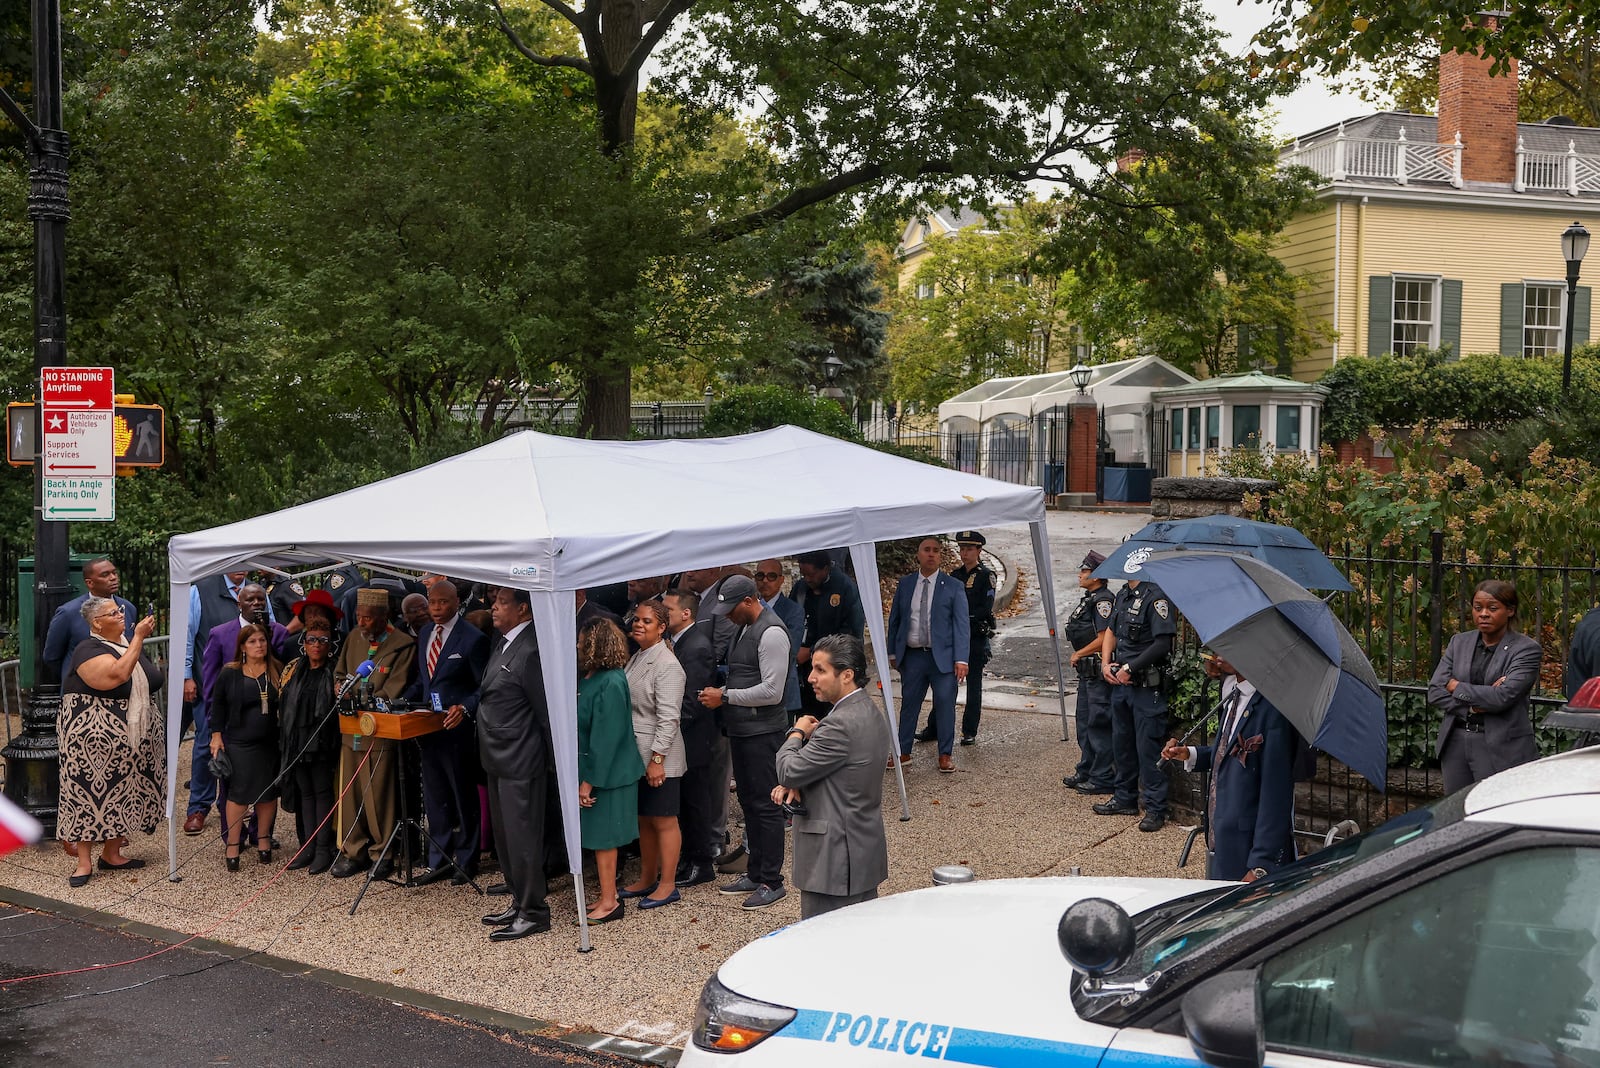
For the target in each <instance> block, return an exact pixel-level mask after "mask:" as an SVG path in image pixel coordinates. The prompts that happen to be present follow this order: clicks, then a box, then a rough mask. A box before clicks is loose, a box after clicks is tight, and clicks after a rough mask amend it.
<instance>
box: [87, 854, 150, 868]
mask: <svg viewBox="0 0 1600 1068" xmlns="http://www.w3.org/2000/svg"><path fill="white" fill-rule="evenodd" d="M94 864H95V867H97V868H99V869H100V870H101V871H135V870H137V869H139V868H142V867H144V861H142V860H140V859H139V858H138V857H129V858H128V859H127V860H124V861H123V862H122V863H121V864H107V863H106V858H105V857H101V858H100V859H99V860H97V861H95V862H94Z"/></svg>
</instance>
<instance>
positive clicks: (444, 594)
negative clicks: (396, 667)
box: [405, 579, 489, 886]
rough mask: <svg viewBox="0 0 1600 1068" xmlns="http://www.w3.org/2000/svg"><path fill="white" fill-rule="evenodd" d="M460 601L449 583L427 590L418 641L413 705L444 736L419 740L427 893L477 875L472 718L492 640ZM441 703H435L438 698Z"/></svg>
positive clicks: (422, 882)
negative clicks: (440, 722) (439, 712)
mask: <svg viewBox="0 0 1600 1068" xmlns="http://www.w3.org/2000/svg"><path fill="white" fill-rule="evenodd" d="M460 607H461V599H460V596H459V594H457V592H456V587H455V583H453V582H451V581H449V580H448V579H446V580H443V581H440V582H435V583H434V584H433V585H432V586H431V587H429V589H428V618H429V619H430V620H432V622H430V623H424V624H423V625H422V627H421V633H419V634H418V635H417V681H416V682H414V683H412V684H411V686H410V688H409V689H407V690H406V693H405V696H406V698H407V699H409V700H410V701H411V702H412V703H413V704H421V705H425V706H428V705H433V706H436V707H439V708H443V709H444V710H445V718H444V730H442V731H436V732H434V733H433V734H425V735H423V736H422V737H420V738H418V739H417V744H418V747H419V748H420V749H421V750H422V803H423V807H424V808H425V809H426V810H427V813H428V871H427V872H426V873H425V874H423V875H419V876H417V877H416V885H418V886H426V885H428V884H429V883H436V882H438V881H439V880H441V879H444V878H446V877H448V878H449V879H450V882H451V883H452V884H454V885H456V886H462V885H465V884H466V882H467V880H469V879H471V878H472V876H473V875H474V874H475V873H476V872H477V869H478V842H479V837H478V836H479V829H480V823H479V819H478V813H479V808H478V779H479V769H478V739H477V737H476V735H475V733H474V731H473V719H474V717H476V715H477V712H478V687H479V685H480V684H481V683H482V682H483V669H484V667H485V666H486V665H487V664H488V663H489V639H488V638H487V637H485V636H484V633H483V632H482V631H481V630H479V629H478V628H477V627H474V626H473V625H472V624H471V623H468V622H467V621H466V620H465V619H462V618H461V616H460V614H459V609H460ZM436 697H437V701H435V698H436Z"/></svg>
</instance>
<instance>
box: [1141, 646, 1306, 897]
mask: <svg viewBox="0 0 1600 1068" xmlns="http://www.w3.org/2000/svg"><path fill="white" fill-rule="evenodd" d="M1213 663H1214V664H1215V665H1216V667H1217V668H1219V669H1220V670H1221V671H1222V672H1223V673H1224V679H1223V683H1222V723H1221V726H1220V727H1219V728H1218V730H1217V739H1216V744H1215V745H1202V746H1188V745H1179V744H1178V743H1177V741H1175V740H1170V739H1169V740H1168V742H1167V744H1166V747H1165V748H1163V749H1162V751H1161V756H1162V757H1163V758H1164V759H1166V760H1175V761H1181V762H1182V764H1183V766H1184V769H1185V770H1186V771H1194V770H1197V769H1198V770H1200V771H1207V770H1209V771H1210V772H1211V789H1210V796H1209V797H1208V798H1207V799H1206V805H1207V808H1208V809H1209V811H1210V821H1209V822H1210V825H1211V842H1210V845H1211V854H1210V859H1209V861H1208V863H1207V864H1206V877H1207V878H1209V879H1229V880H1232V879H1238V880H1242V881H1244V882H1247V883H1249V882H1254V881H1255V880H1257V879H1260V878H1263V877H1265V876H1267V875H1270V874H1271V873H1273V872H1275V871H1277V870H1278V869H1279V868H1281V867H1283V866H1284V865H1285V864H1288V863H1289V862H1290V861H1292V860H1294V859H1295V852H1294V765H1295V756H1296V753H1297V752H1298V746H1299V736H1298V734H1297V733H1296V731H1295V729H1294V727H1293V726H1292V725H1291V724H1290V723H1289V721H1288V720H1286V719H1284V718H1283V713H1281V712H1279V711H1278V710H1277V709H1276V708H1274V707H1273V705H1272V702H1270V701H1268V700H1267V699H1266V698H1265V697H1263V696H1262V695H1261V694H1259V693H1257V692H1256V688H1255V687H1254V686H1252V685H1251V684H1250V682H1249V680H1247V679H1245V678H1243V677H1241V676H1240V675H1239V673H1238V672H1237V671H1236V670H1235V669H1234V667H1233V665H1232V664H1229V663H1228V662H1227V661H1225V660H1222V659H1221V658H1218V659H1216V660H1215V661H1213ZM1219 754H1220V756H1219Z"/></svg>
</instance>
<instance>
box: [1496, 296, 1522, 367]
mask: <svg viewBox="0 0 1600 1068" xmlns="http://www.w3.org/2000/svg"><path fill="white" fill-rule="evenodd" d="M1522 302H1523V295H1522V283H1521V282H1506V283H1504V284H1502V285H1501V286H1500V355H1502V356H1521V355H1522V322H1523V315H1524V312H1523V304H1522Z"/></svg>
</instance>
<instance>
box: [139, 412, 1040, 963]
mask: <svg viewBox="0 0 1600 1068" xmlns="http://www.w3.org/2000/svg"><path fill="white" fill-rule="evenodd" d="M1044 519H1045V514H1044V496H1043V492H1042V491H1041V490H1040V489H1039V488H1038V487H1035V486H1018V485H1013V484H1010V483H1006V482H996V481H994V480H991V479H987V478H982V477H979V476H977V475H971V474H966V473H963V472H959V471H949V470H945V469H943V468H938V467H933V466H931V465H929V464H923V463H918V462H916V461H914V460H907V459H902V458H900V457H896V456H891V455H888V454H886V453H882V452H878V451H876V450H874V449H869V448H866V447H864V446H860V445H852V444H850V443H848V442H844V441H840V440H838V439H836V438H830V437H825V436H823V435H819V434H814V433H811V432H809V431H806V430H800V429H797V428H795V427H779V428H777V429H775V430H768V431H764V432H762V433H758V434H747V435H742V436H739V437H729V438H709V439H690V440H669V441H585V440H580V439H576V438H566V437H553V436H550V435H545V434H538V433H534V432H532V431H525V432H522V433H518V434H513V435H510V436H508V437H506V438H503V439H501V440H500V441H497V442H494V443H493V444H490V445H485V446H483V447H482V448H479V449H474V450H473V451H471V452H467V453H463V454H461V455H459V456H455V457H451V458H450V459H447V460H442V461H440V462H438V463H435V464H432V465H430V466H428V467H424V468H420V469H418V470H416V471H411V472H408V473H406V474H403V475H396V476H394V477H393V478H388V479H385V480H383V481H381V482H375V483H373V484H371V485H368V486H362V487H360V488H358V489H353V490H350V491H348V492H346V493H341V494H338V495H336V496H333V497H328V498H325V499H323V500H320V501H313V502H311V503H309V504H303V505H299V506H297V507H294V508H287V509H284V510H283V511H280V512H275V513H272V514H269V515H263V516H258V517H256V518H254V519H247V520H244V521H243V522H239V523H232V524H229V525H227V526H222V527H215V528H213V529H211V530H202V531H197V532H195V533H192V534H182V535H179V536H177V537H175V538H173V539H172V540H171V542H170V544H169V547H168V558H169V562H170V578H171V612H172V614H171V632H172V633H173V634H184V633H186V632H187V630H188V614H189V589H188V587H189V584H190V583H192V582H195V581H197V580H198V579H201V578H203V577H205V576H207V575H214V574H218V573H220V572H224V571H236V570H242V569H247V568H251V567H262V568H266V569H270V570H276V571H279V572H284V573H296V572H297V571H304V572H310V571H313V570H319V569H321V568H322V567H323V565H324V564H325V563H326V562H327V561H329V560H341V561H344V560H349V561H355V562H358V563H365V564H369V565H372V566H376V567H382V568H405V569H411V570H416V571H433V572H438V573H442V574H446V575H450V576H452V577H455V578H462V579H470V580H473V581H478V582H486V583H492V584H494V585H498V586H512V587H515V588H518V589H524V590H528V591H529V592H530V595H531V598H532V602H533V613H534V626H535V628H536V632H537V635H538V639H539V645H540V648H541V649H542V650H543V651H544V655H543V656H542V657H541V661H542V663H543V670H544V681H545V690H546V693H547V695H548V698H549V705H550V719H551V724H550V726H551V733H552V740H553V743H554V748H555V763H556V773H557V778H558V783H559V786H560V798H561V814H562V818H563V821H564V825H565V828H566V836H567V842H566V846H567V860H568V863H569V864H570V865H571V869H572V871H573V872H574V873H575V874H574V879H573V883H574V886H575V888H576V891H577V896H578V915H579V917H580V918H581V917H582V916H583V915H584V905H583V879H582V877H581V872H582V866H581V859H582V858H581V850H580V846H579V839H578V744H577V696H576V695H577V681H578V680H577V663H576V655H575V649H576V645H577V635H576V606H575V602H574V598H573V591H574V590H578V589H583V588H585V587H589V586H596V585H600V584H603V583H608V582H619V581H623V580H626V579H629V578H638V577H640V576H645V575H664V574H671V573H674V572H678V571H684V570H689V569H695V568H704V567H715V566H721V565H726V564H730V563H741V562H745V561H750V560H755V559H759V558H761V557H766V556H785V555H791V554H795V553H800V552H804V551H807V550H811V549H819V548H828V547H832V546H840V545H847V546H849V547H850V552H851V557H852V560H853V561H854V564H855V569H856V580H857V582H858V583H859V584H860V587H861V600H862V605H863V607H865V608H866V610H867V611H866V617H867V629H868V631H869V632H870V635H871V640H872V648H873V651H874V653H875V655H876V659H877V663H878V664H879V665H880V667H879V671H880V673H881V672H883V665H887V664H888V662H889V656H888V650H887V647H886V644H885V633H884V622H883V611H882V598H881V594H880V592H879V580H878V567H877V556H876V553H875V551H874V548H873V543H874V542H877V541H881V540H887V539H892V538H901V537H909V536H914V535H919V534H937V533H947V532H951V531H956V530H964V529H970V528H978V527H986V526H1002V525H1008V524H1020V523H1026V524H1028V525H1029V527H1030V529H1031V532H1032V536H1033V551H1034V562H1035V565H1036V566H1037V568H1038V574H1039V590H1040V595H1041V598H1042V600H1043V606H1044V611H1045V618H1046V620H1047V622H1048V623H1049V626H1050V634H1051V637H1052V644H1054V638H1055V634H1056V611H1055V588H1054V586H1053V585H1052V583H1051V578H1050V554H1049V550H1048V546H1047V541H1046V535H1045V526H1044ZM555 651H559V652H561V653H565V654H566V655H552V652H555ZM174 655H175V656H176V655H177V651H176V650H174ZM1055 655H1056V663H1057V677H1058V697H1059V699H1060V702H1061V717H1062V729H1063V735H1062V737H1063V738H1064V737H1066V734H1065V730H1066V715H1067V712H1066V698H1065V695H1064V694H1063V693H1061V692H1060V690H1059V685H1060V658H1061V654H1060V649H1059V647H1057V648H1056V651H1055ZM880 682H881V684H882V687H883V694H884V701H885V705H886V714H887V717H888V721H889V728H890V735H891V737H892V736H893V733H894V726H893V725H894V723H895V718H894V693H893V688H892V686H891V685H890V681H889V679H888V678H887V677H883V678H881V679H880ZM182 704H183V678H182V673H181V672H177V671H174V672H171V679H170V681H169V685H168V692H167V720H168V731H167V749H168V752H167V758H168V759H167V798H168V800H167V814H168V817H169V820H168V822H169V839H168V852H169V874H171V875H175V874H176V871H177V849H178V845H177V829H176V822H175V821H173V820H172V819H171V816H172V813H173V806H174V804H175V800H176V798H175V794H176V787H177V775H178V771H177V767H178V764H177V749H178V740H179V736H180V730H179V728H180V725H181V716H182ZM893 748H894V746H893V745H892V743H891V744H886V745H885V753H886V754H887V753H888V752H890V751H891V750H892V749H893ZM900 789H901V798H902V818H909V811H908V810H907V809H906V808H905V802H904V797H905V785H904V781H903V780H902V781H901V783H900ZM580 946H581V948H582V949H588V948H589V933H588V929H587V927H582V929H581V933H580Z"/></svg>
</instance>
